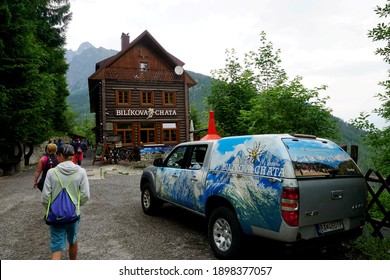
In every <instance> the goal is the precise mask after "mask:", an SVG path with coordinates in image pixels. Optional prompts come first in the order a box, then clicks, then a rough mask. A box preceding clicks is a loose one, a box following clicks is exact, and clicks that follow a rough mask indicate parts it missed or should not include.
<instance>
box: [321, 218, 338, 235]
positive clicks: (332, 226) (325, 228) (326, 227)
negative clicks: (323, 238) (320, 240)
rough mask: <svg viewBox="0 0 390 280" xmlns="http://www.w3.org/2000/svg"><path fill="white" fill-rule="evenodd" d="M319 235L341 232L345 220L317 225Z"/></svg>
mask: <svg viewBox="0 0 390 280" xmlns="http://www.w3.org/2000/svg"><path fill="white" fill-rule="evenodd" d="M316 228H317V233H318V234H319V235H322V234H326V233H329V232H333V231H341V230H343V229H344V224H343V220H337V221H331V222H327V223H322V224H318V225H316Z"/></svg>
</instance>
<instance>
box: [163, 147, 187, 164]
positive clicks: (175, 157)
mask: <svg viewBox="0 0 390 280" xmlns="http://www.w3.org/2000/svg"><path fill="white" fill-rule="evenodd" d="M186 150H187V148H186V147H183V146H182V147H178V148H177V149H176V150H175V151H173V152H172V153H171V154H170V155H169V158H168V159H167V161H166V166H167V167H172V168H184V164H185V154H186Z"/></svg>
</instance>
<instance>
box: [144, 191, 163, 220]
mask: <svg viewBox="0 0 390 280" xmlns="http://www.w3.org/2000/svg"><path fill="white" fill-rule="evenodd" d="M141 205H142V210H143V211H144V213H145V214H147V215H155V214H156V212H157V210H158V208H159V207H160V206H161V202H160V200H159V199H158V198H157V197H155V196H154V194H153V192H152V190H151V187H150V183H145V184H144V185H143V188H142V191H141Z"/></svg>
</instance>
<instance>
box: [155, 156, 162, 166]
mask: <svg viewBox="0 0 390 280" xmlns="http://www.w3.org/2000/svg"><path fill="white" fill-rule="evenodd" d="M153 165H154V166H157V167H162V166H163V159H162V158H156V159H155V160H154V161H153Z"/></svg>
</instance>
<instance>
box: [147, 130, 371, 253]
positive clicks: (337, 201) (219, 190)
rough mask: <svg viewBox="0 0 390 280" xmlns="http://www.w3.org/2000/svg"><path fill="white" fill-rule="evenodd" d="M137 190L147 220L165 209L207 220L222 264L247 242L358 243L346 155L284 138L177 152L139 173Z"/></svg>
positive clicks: (361, 195)
mask: <svg viewBox="0 0 390 280" xmlns="http://www.w3.org/2000/svg"><path fill="white" fill-rule="evenodd" d="M140 189H141V204H142V208H143V211H144V213H146V214H148V215H154V214H156V213H158V209H159V207H160V206H161V205H162V204H163V203H165V202H169V203H172V204H174V205H177V206H180V207H182V208H185V209H187V210H189V211H192V212H194V213H197V214H200V215H203V216H204V217H206V218H207V220H208V238H209V241H210V244H211V248H212V250H213V252H214V254H215V255H216V257H218V258H222V259H225V258H234V257H235V256H237V253H238V252H239V250H240V247H241V243H242V240H243V237H244V236H245V235H254V236H261V237H264V238H268V239H272V240H276V241H278V243H283V244H290V245H291V244H297V243H305V242H309V241H310V242H311V241H313V240H315V241H325V242H331V241H330V240H331V239H336V240H338V241H342V240H345V239H346V238H351V237H356V236H359V235H361V233H362V227H363V225H364V210H365V206H366V197H367V185H366V181H365V178H364V176H363V175H362V173H361V171H360V170H359V168H358V166H357V165H356V163H355V162H354V161H353V160H352V159H351V157H350V156H349V155H348V154H347V153H346V152H345V151H344V150H343V149H341V148H340V147H339V146H338V145H336V144H335V143H333V142H332V141H329V140H326V139H320V138H316V137H315V136H308V135H289V134H282V135H252V136H236V137H226V138H222V139H220V140H213V141H196V142H188V143H182V144H179V145H178V146H176V147H175V148H174V149H173V150H172V151H171V152H170V153H169V154H168V155H167V157H166V158H165V159H156V160H155V161H154V164H153V166H150V167H147V168H145V169H144V171H143V174H142V177H141V182H140ZM331 237H333V238H331Z"/></svg>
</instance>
